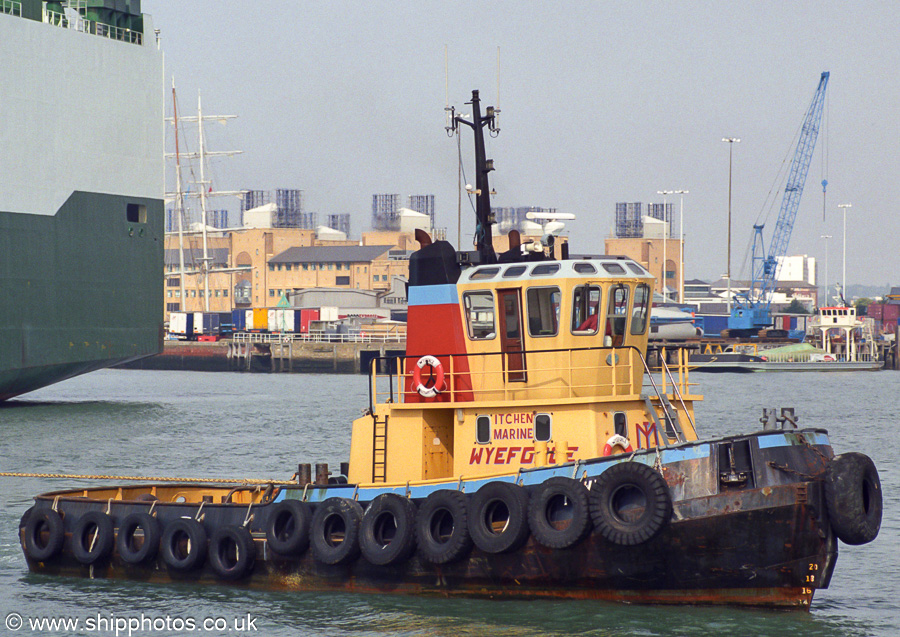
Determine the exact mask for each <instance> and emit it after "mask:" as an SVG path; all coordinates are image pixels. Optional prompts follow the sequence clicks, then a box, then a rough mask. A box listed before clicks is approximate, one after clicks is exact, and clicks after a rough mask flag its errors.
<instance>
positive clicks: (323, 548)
mask: <svg viewBox="0 0 900 637" xmlns="http://www.w3.org/2000/svg"><path fill="white" fill-rule="evenodd" d="M362 517H363V509H362V507H361V506H360V505H359V502H357V501H356V500H350V499H348V498H328V499H327V500H325V501H324V502H322V504H320V505H318V506H317V507H316V512H315V513H314V514H313V518H312V531H311V532H310V538H311V544H312V552H313V556H314V557H315V558H316V559H317V560H318V561H319V562H322V563H323V564H349V563H350V562H352V561H353V560H355V559H356V558H357V557H359V527H360V523H361V521H362Z"/></svg>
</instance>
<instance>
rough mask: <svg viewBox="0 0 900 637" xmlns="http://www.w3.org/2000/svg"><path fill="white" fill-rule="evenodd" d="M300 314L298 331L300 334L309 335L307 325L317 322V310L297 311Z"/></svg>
mask: <svg viewBox="0 0 900 637" xmlns="http://www.w3.org/2000/svg"><path fill="white" fill-rule="evenodd" d="M299 312H300V329H299V330H298V331H299V332H300V333H301V334H309V324H310V322H311V321H318V320H319V310H299Z"/></svg>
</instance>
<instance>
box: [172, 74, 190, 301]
mask: <svg viewBox="0 0 900 637" xmlns="http://www.w3.org/2000/svg"><path fill="white" fill-rule="evenodd" d="M172 119H173V120H174V122H175V214H176V215H177V216H178V270H179V272H180V274H179V275H178V281H179V286H180V288H181V303H184V305H187V294H186V291H185V289H184V223H183V217H184V192H183V191H182V189H181V149H180V148H179V146H178V101H177V100H176V99H175V78H174V77H173V78H172Z"/></svg>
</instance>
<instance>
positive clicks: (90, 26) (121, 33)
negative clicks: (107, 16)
mask: <svg viewBox="0 0 900 637" xmlns="http://www.w3.org/2000/svg"><path fill="white" fill-rule="evenodd" d="M20 11H21V8H20ZM44 22H45V23H47V24H52V25H53V26H56V27H61V28H63V29H72V30H73V31H80V32H81V33H90V34H92V35H99V36H100V37H104V38H109V39H110V40H118V41H119V42H128V43H130V44H143V41H144V34H143V33H141V32H140V31H133V30H132V29H125V28H122V27H117V26H113V25H110V24H106V23H104V22H97V21H96V20H87V19H85V18H83V17H80V16H79V17H71V18H70V17H69V16H68V15H66V14H65V13H58V12H56V11H50V10H48V9H44Z"/></svg>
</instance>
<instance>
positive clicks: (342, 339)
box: [231, 331, 406, 343]
mask: <svg viewBox="0 0 900 637" xmlns="http://www.w3.org/2000/svg"><path fill="white" fill-rule="evenodd" d="M231 339H232V340H233V341H235V342H239V343H286V342H288V341H301V342H307V343H404V342H405V341H406V335H405V334H381V333H366V334H330V333H327V332H321V331H310V332H308V333H305V334H294V333H290V332H235V333H234V334H232V335H231Z"/></svg>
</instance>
